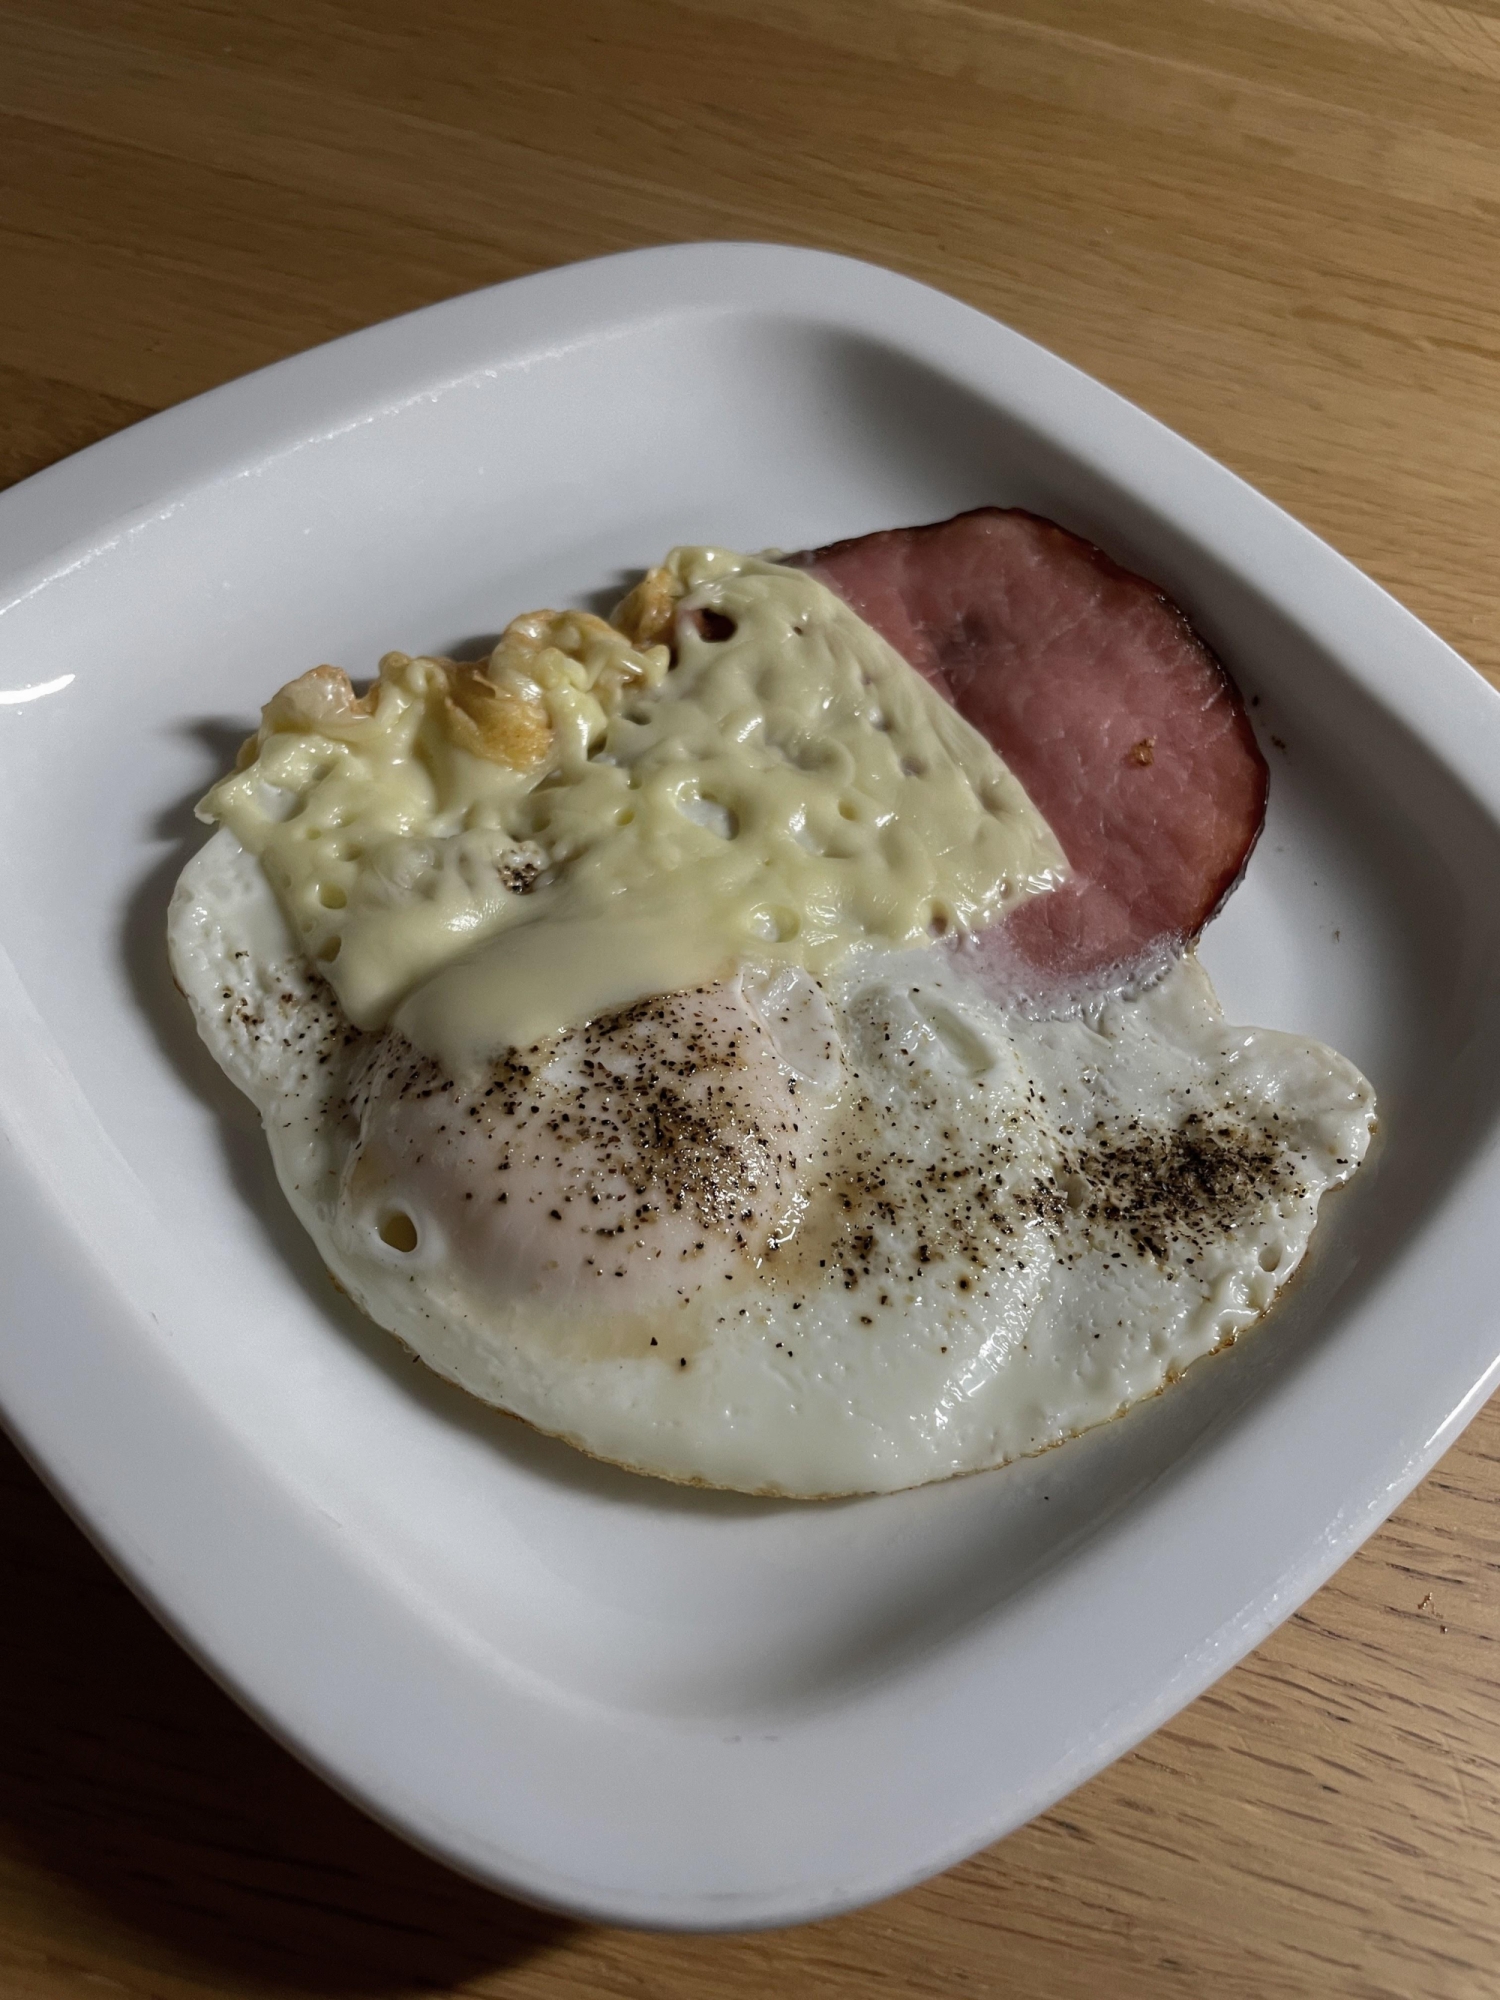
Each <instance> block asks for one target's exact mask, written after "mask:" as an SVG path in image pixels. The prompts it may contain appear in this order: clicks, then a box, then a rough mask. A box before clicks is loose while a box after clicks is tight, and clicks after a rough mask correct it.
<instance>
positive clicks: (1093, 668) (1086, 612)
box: [786, 507, 1268, 1000]
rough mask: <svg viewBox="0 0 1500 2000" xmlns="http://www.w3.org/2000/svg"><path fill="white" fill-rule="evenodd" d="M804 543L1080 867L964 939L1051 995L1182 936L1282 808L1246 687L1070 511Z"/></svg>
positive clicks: (821, 573) (983, 963) (996, 513)
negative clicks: (1017, 784)
mask: <svg viewBox="0 0 1500 2000" xmlns="http://www.w3.org/2000/svg"><path fill="white" fill-rule="evenodd" d="M786 560H787V561H788V562H790V563H795V564H798V565H800V566H802V567H805V568H807V569H810V570H811V571H812V573H813V574H814V575H815V576H816V577H818V578H819V580H820V581H821V582H823V583H825V584H827V585H828V586H829V588H830V589H832V590H834V591H836V592H837V593H838V595H839V596H840V597H842V598H843V599H844V601H845V602H846V603H847V604H848V605H849V606H850V607H851V608H852V609H853V610H855V611H857V612H858V613H859V615H860V617H861V618H863V619H864V620H865V622H866V623H867V624H869V625H873V626H874V627H875V629H876V631H878V632H879V633H880V634H881V635H882V636H883V637H884V638H885V639H886V640H888V641H889V643H890V644H891V645H892V646H894V647H895V648H896V650H897V651H898V652H899V653H901V654H903V655H904V656H905V658H906V659H908V660H909V661H910V662H911V664H912V665H913V666H914V667H915V668H916V669H917V671H918V673H920V674H923V675H924V676H925V677H926V678H927V679H928V680H929V681H931V682H932V684H933V686H934V687H936V688H937V689H938V690H939V692H940V693H942V694H943V695H945V696H946V697H947V699H948V700H949V701H951V702H952V703H953V704H954V706H955V707H956V708H957V709H958V711H959V713H960V714H961V715H963V716H964V717H965V718H966V719H967V720H968V721H969V722H971V723H973V724H974V726H975V728H976V729H979V730H980V731H981V732H982V733H983V734H984V735H985V736H986V737H987V738H988V739H989V741H990V742H991V743H992V744H993V745H994V747H995V748H996V750H998V751H999V753H1000V755H1001V756H1002V757H1003V758H1004V759H1005V761H1006V763H1007V764H1009V766H1010V768H1011V769H1012V770H1013V771H1014V772H1015V774H1016V776H1017V777H1018V778H1019V779H1020V780H1021V783H1022V784H1023V785H1024V786H1025V787H1026V790H1027V792H1028V793H1029V794H1030V796H1031V798H1032V800H1033V802H1034V803H1035V805H1036V806H1037V808H1038V810H1039V811H1040V812H1041V813H1042V814H1043V815H1044V817H1045V818H1046V819H1047V820H1048V822H1049V823H1050V825H1051V827H1052V829H1053V831H1054V832H1055V833H1056V835H1057V837H1058V840H1059V841H1060V842H1061V844H1062V848H1063V851H1064V853H1065V854H1066V855H1067V857H1068V861H1069V863H1070V865H1071V868H1072V870H1073V873H1072V875H1071V877H1070V878H1069V880H1068V881H1067V882H1065V883H1064V884H1063V885H1062V886H1061V887H1059V888H1057V889H1055V890H1053V891H1052V892H1051V893H1050V894H1048V895H1045V896H1039V897H1035V898H1033V899H1032V900H1031V901H1030V902H1027V903H1024V904H1022V905H1021V906H1020V907H1019V908H1018V909H1015V910H1013V911H1012V912H1011V913H1010V915H1009V916H1008V917H1006V918H1004V919H1003V920H1002V921H1001V922H1000V923H999V924H997V925H995V926H994V927H993V929H991V930H988V931H985V932H983V933H981V934H980V935H979V936H978V937H977V938H974V939H973V940H970V941H969V942H968V943H967V945H966V946H965V947H964V949H966V950H967V951H968V952H970V953H973V954H975V955H977V959H978V961H979V964H978V966H977V967H976V969H978V970H980V971H981V973H982V974H983V975H984V976H985V977H986V983H987V984H990V985H992V986H994V987H995V988H997V989H1005V990H1008V991H1009V992H1011V993H1013V994H1016V995H1019V996H1022V997H1032V998H1036V999H1049V1000H1050V999H1055V998H1056V997H1057V996H1058V994H1059V993H1060V992H1066V993H1069V994H1074V995H1077V994H1079V993H1081V992H1086V991H1089V990H1096V989H1101V988H1104V987H1108V986H1117V985H1120V984H1124V983H1126V982H1129V981H1131V980H1134V979H1138V978H1139V977H1141V976H1142V975H1143V974H1146V973H1149V972H1151V971H1153V970H1155V969H1156V968H1158V967H1159V966H1160V965H1161V964H1162V963H1163V962H1164V961H1165V960H1166V958H1167V957H1168V955H1169V954H1172V953H1175V952H1176V951H1179V950H1180V949H1181V948H1182V947H1183V946H1184V945H1185V944H1187V943H1188V942H1190V941H1191V939H1193V938H1194V937H1196V936H1197V934H1198V932H1199V931H1200V930H1201V929H1202V928H1203V926H1204V925H1205V924H1206V923H1207V922H1208V920H1209V918H1210V917H1211V916H1213V914H1214V912H1215V911H1216V910H1217V909H1218V908H1219V907H1220V905H1221V904H1222V903H1223V901H1224V899H1225V897H1226V896H1227V895H1228V894H1229V892H1230V890H1231V889H1232V888H1233V887H1234V885H1235V883H1236V882H1238V880H1239V878H1240V876H1241V875H1242V874H1243V872H1244V868H1245V864H1246V862H1247V861H1248V860H1249V857H1250V851H1251V849H1252V848H1253V847H1254V845H1255V842H1256V839H1257V838H1258V836H1259V834H1260V829H1261V826H1262V823H1263V822H1264V819H1265V810H1266V784H1267V775H1268V774H1267V771H1266V762H1265V759H1264V758H1263V757H1262V755H1261V753H1260V749H1259V746H1258V745H1257V743H1256V741H1255V735H1254V732H1253V730H1252V729H1251V727H1250V719H1249V717H1248V715H1247V714H1246V712H1245V705H1244V702H1243V701H1242V700H1241V698H1240V694H1239V690H1238V689H1237V688H1236V687H1235V685H1234V683H1233V681H1231V680H1230V678H1229V676H1228V674H1227V673H1225V671H1224V669H1223V667H1222V666H1221V665H1220V664H1219V662H1218V661H1217V660H1216V659H1215V657H1214V655H1213V654H1212V653H1211V652H1210V651H1209V649H1208V648H1207V646H1205V645H1204V643H1203V641H1202V640H1201V639H1200V638H1199V637H1198V635H1197V634H1196V633H1195V632H1194V631H1193V629H1192V627H1191V626H1190V625H1189V624H1188V621H1187V619H1186V618H1185V617H1184V615H1183V613H1182V612H1181V611H1180V610H1179V609H1178V608H1177V606H1176V605H1175V604H1173V603H1172V601H1171V599H1170V598H1168V597H1166V596H1165V595H1164V594H1163V592H1161V591H1160V590H1158V589H1157V587H1156V585H1155V584H1153V583H1148V582H1147V581H1146V579H1145V578H1144V577H1140V576H1136V575H1134V574H1133V573H1132V572H1131V571H1130V570H1127V569H1122V568H1121V567H1120V565H1119V564H1118V563H1116V562H1114V561H1112V560H1111V558H1110V557H1109V556H1107V555H1105V554H1104V553H1103V551H1102V550H1100V549H1097V548H1095V547H1094V546H1093V544H1092V543H1091V542H1086V541H1083V540H1082V539H1081V538H1080V537H1079V536H1077V535H1073V534H1069V532H1068V531H1067V530H1066V529H1065V528H1060V527H1058V525H1057V524H1056V522H1054V521H1047V520H1043V519H1042V518H1041V517H1040V516H1038V515H1036V514H1028V513H1024V512H1022V511H1021V510H1019V509H1016V508H1001V507H981V508H978V509H976V510H975V511H974V512H973V513H969V514H959V515H957V516H955V518H954V519H953V520H951V521H939V522H937V523H935V524H934V525H932V526H930V527H922V528H893V529H890V530H887V531H885V532H882V533H880V534H874V535H862V536H860V537H859V538H858V540H855V541H848V542H835V543H834V544H832V546H831V547H828V548H823V549H813V550H809V551H807V552H805V553H803V554H801V555H794V556H788V557H787V558H786Z"/></svg>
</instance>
